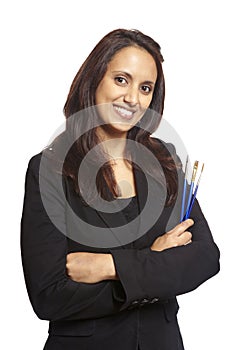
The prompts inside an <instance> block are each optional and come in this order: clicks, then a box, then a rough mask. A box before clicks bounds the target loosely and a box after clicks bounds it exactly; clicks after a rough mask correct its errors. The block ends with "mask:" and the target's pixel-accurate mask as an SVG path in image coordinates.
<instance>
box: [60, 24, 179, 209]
mask: <svg viewBox="0 0 233 350" xmlns="http://www.w3.org/2000/svg"><path fill="white" fill-rule="evenodd" d="M129 46H136V47H141V48H143V49H145V50H146V51H147V52H149V53H150V54H151V56H152V57H153V59H154V61H155V63H156V67H157V80H156V84H155V88H154V92H153V97H152V101H151V103H150V106H149V110H150V113H147V112H146V113H145V114H144V116H143V118H142V120H141V125H140V126H141V127H139V125H136V126H134V127H133V128H132V129H130V130H129V131H128V135H127V138H128V139H129V140H134V141H137V142H139V143H140V144H142V145H144V146H146V147H147V148H148V149H149V150H150V151H152V152H153V154H154V155H155V156H156V158H157V160H158V161H159V163H160V165H161V167H162V169H163V172H164V175H165V179H166V187H167V201H166V203H167V205H170V204H172V203H173V202H174V200H175V199H176V196H177V172H176V168H177V165H176V164H175V162H174V159H173V157H172V155H171V154H170V153H169V151H168V150H167V149H166V147H165V146H163V144H162V143H161V142H160V141H159V140H156V139H154V138H151V137H150V136H151V134H152V133H153V132H154V131H155V130H156V129H157V127H158V125H159V123H160V120H161V118H162V114H163V108H164V97H165V82H164V75H163V69H162V62H163V56H162V54H161V48H160V46H159V44H158V43H157V42H155V41H154V40H153V39H152V38H151V37H149V36H147V35H145V34H143V33H142V32H140V31H138V30H127V29H116V30H113V31H111V32H110V33H108V34H107V35H105V36H104V37H103V38H102V39H101V40H100V42H99V43H98V44H97V45H96V46H95V47H94V49H93V50H92V52H91V53H90V54H89V56H88V57H87V59H86V60H85V61H84V63H83V64H82V66H81V68H80V69H79V71H78V73H77V74H76V76H75V78H74V80H73V82H72V85H71V87H70V91H69V94H68V97H67V100H66V103H65V106H64V114H65V116H66V118H67V128H69V118H70V117H71V116H73V115H74V114H76V113H77V112H79V111H81V110H84V109H87V108H88V107H90V106H94V105H95V94H96V89H97V87H98V85H99V83H100V82H101V80H102V79H103V77H104V75H105V73H106V71H107V67H108V63H109V62H110V61H111V59H112V58H113V57H114V55H115V54H116V53H117V52H118V51H120V50H121V49H123V48H125V47H129ZM151 111H152V112H154V115H152V114H153V113H151ZM88 119H89V118H87V119H86V120H85V123H90V124H89V126H88V128H87V129H88V131H87V132H85V133H84V134H83V135H82V136H81V137H79V138H78V139H77V140H76V141H75V142H74V143H73V145H72V147H71V148H70V150H69V152H68V154H67V157H66V159H65V162H64V166H63V171H64V174H65V175H66V176H69V177H71V178H72V180H73V184H74V187H75V189H76V191H77V192H79V188H80V187H79V185H78V175H77V174H78V168H79V165H80V161H81V159H83V157H84V156H85V155H86V154H87V152H88V151H90V150H91V149H92V148H93V147H94V146H96V145H97V144H98V143H99V142H100V141H99V139H98V136H97V133H96V128H95V127H92V125H91V118H90V119H89V120H88ZM71 125H72V123H71ZM80 127H82V126H81V125H80ZM126 152H127V149H126ZM98 161H99V159H97V160H96V162H98ZM102 164H103V163H102ZM148 173H149V174H152V176H154V177H158V173H155V171H154V169H153V168H152V167H151V165H150V164H148ZM96 185H97V189H98V191H99V193H100V194H101V195H102V197H103V198H105V199H107V200H111V199H112V196H113V197H115V196H117V195H119V192H118V190H117V186H116V181H115V178H114V174H113V170H112V167H111V165H110V163H109V162H108V161H107V159H106V163H105V164H104V166H102V167H101V168H100V170H99V172H98V175H97V178H96ZM106 185H107V186H106ZM91 195H92V193H90V196H91Z"/></svg>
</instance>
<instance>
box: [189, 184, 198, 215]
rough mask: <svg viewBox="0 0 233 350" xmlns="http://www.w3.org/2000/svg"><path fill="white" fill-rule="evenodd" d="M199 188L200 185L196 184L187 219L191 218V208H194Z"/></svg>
mask: <svg viewBox="0 0 233 350" xmlns="http://www.w3.org/2000/svg"><path fill="white" fill-rule="evenodd" d="M197 190H198V185H197V186H196V188H195V191H194V194H193V196H192V201H191V203H190V206H189V210H188V215H187V219H188V218H189V216H190V213H191V210H192V208H193V204H194V201H195V198H196V195H197Z"/></svg>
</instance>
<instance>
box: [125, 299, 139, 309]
mask: <svg viewBox="0 0 233 350" xmlns="http://www.w3.org/2000/svg"><path fill="white" fill-rule="evenodd" d="M138 304H139V300H134V301H132V303H131V304H130V305H129V306H128V307H127V309H128V310H131V309H134V308H136V307H137V306H138Z"/></svg>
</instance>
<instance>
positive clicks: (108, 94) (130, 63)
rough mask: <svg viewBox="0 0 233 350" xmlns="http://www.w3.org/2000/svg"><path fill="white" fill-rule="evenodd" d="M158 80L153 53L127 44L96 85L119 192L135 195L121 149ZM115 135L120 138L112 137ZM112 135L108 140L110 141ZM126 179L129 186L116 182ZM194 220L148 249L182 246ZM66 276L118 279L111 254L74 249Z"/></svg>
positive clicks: (82, 279) (85, 279)
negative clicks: (119, 140)
mask: <svg viewBox="0 0 233 350" xmlns="http://www.w3.org/2000/svg"><path fill="white" fill-rule="evenodd" d="M156 79H157V68H156V64H155V61H154V59H153V57H152V56H151V55H150V54H149V53H148V52H147V51H145V50H144V49H143V48H138V47H133V46H131V47H127V48H124V49H122V50H120V51H119V52H118V53H117V54H116V55H115V56H114V57H113V59H112V60H111V61H110V62H109V64H108V68H107V71H106V73H105V75H104V77H103V79H102V81H101V82H100V84H99V86H98V88H97V90H96V96H95V97H96V104H97V105H98V112H99V115H100V117H101V119H102V120H103V122H104V123H106V125H103V126H100V127H99V128H98V130H97V132H98V136H99V137H100V139H101V140H103V141H106V140H107V141H108V142H107V143H105V144H104V147H105V150H106V152H107V153H108V154H109V155H110V157H111V158H112V159H113V162H112V167H113V171H114V175H115V178H116V181H117V183H118V184H119V187H120V190H121V193H122V194H123V197H130V196H133V195H135V194H136V193H135V184H134V179H133V171H132V168H131V167H130V165H129V164H128V163H127V162H125V161H124V158H123V151H124V145H125V140H126V136H127V132H128V130H130V129H131V128H132V127H133V126H134V125H135V124H136V123H137V122H138V121H139V120H140V119H141V118H142V117H143V114H144V112H145V110H146V109H147V108H148V107H149V105H150V102H151V100H152V96H153V90H154V86H155V83H156ZM116 138H120V139H121V141H122V142H118V143H117V145H116V142H113V139H116ZM111 140H112V142H111ZM122 183H124V184H125V183H127V184H128V186H126V187H125V185H124V186H121V184H122ZM193 224H194V222H193V220H191V219H188V220H186V221H184V222H182V223H180V224H179V225H177V226H176V227H174V228H173V229H172V230H171V231H169V232H166V233H164V234H163V235H161V236H160V237H158V238H157V239H156V240H155V241H154V242H153V244H152V245H151V247H150V248H151V250H152V251H163V250H165V249H169V248H174V247H177V246H182V245H186V244H188V243H190V242H191V239H192V234H191V233H190V232H189V231H188V228H189V227H190V226H192V225H193ZM66 269H67V274H68V276H69V277H70V278H71V279H72V280H73V281H76V282H84V283H97V282H100V281H103V280H116V279H118V276H117V273H116V269H115V265H114V261H113V257H112V255H111V254H101V253H88V252H75V253H71V254H68V255H67V264H66Z"/></svg>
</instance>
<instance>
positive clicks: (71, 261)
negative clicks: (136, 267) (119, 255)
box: [66, 219, 194, 283]
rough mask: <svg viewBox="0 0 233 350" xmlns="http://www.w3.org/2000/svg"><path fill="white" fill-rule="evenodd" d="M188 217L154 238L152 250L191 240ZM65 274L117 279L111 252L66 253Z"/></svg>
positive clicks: (95, 279) (82, 278)
mask: <svg viewBox="0 0 233 350" xmlns="http://www.w3.org/2000/svg"><path fill="white" fill-rule="evenodd" d="M193 223H194V222H193V220H191V219H188V220H186V221H184V222H182V223H180V224H179V225H177V226H176V227H175V228H174V229H173V230H171V231H169V232H167V233H165V234H163V235H162V236H160V237H158V238H156V240H155V241H154V242H153V244H152V245H151V250H152V251H163V250H165V249H169V248H174V247H178V246H182V245H185V244H188V243H190V242H191V238H192V234H191V233H190V232H189V231H187V229H188V228H189V227H190V226H192V225H193ZM66 269H67V274H68V275H69V277H70V278H71V279H72V280H73V281H76V282H84V283H97V282H100V281H104V280H117V279H118V276H117V273H116V269H115V265H114V261H113V257H112V255H111V254H101V253H89V252H75V253H70V254H68V255H67V263H66Z"/></svg>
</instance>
